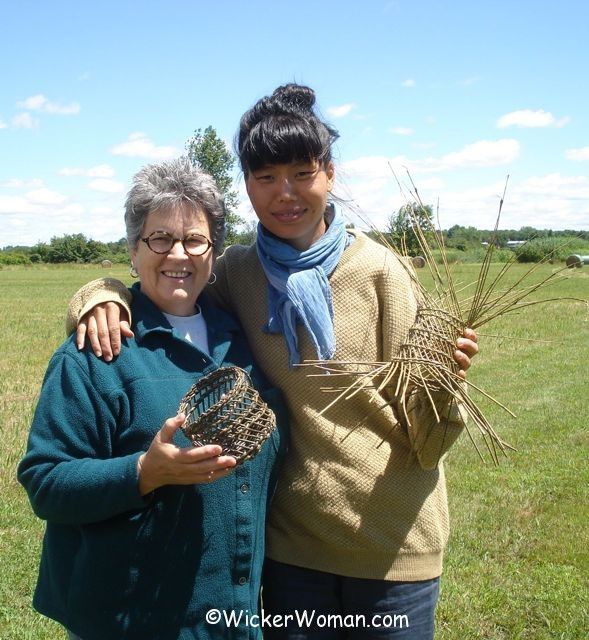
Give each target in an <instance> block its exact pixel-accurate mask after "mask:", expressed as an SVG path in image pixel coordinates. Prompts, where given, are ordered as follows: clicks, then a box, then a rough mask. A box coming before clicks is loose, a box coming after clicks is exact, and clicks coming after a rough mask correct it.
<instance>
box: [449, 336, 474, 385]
mask: <svg viewBox="0 0 589 640" xmlns="http://www.w3.org/2000/svg"><path fill="white" fill-rule="evenodd" d="M478 352H479V346H478V344H477V334H476V333H475V332H474V331H473V330H472V329H465V330H464V333H463V334H462V338H458V340H456V351H455V352H454V360H455V361H456V363H457V364H458V366H459V367H460V371H459V372H458V375H459V376H460V377H461V378H464V379H466V372H467V370H468V369H469V368H470V365H471V364H472V359H473V358H474V357H475V356H476V354H477V353H478Z"/></svg>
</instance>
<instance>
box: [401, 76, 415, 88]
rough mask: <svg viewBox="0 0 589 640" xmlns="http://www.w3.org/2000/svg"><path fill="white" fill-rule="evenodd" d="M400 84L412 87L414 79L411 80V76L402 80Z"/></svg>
mask: <svg viewBox="0 0 589 640" xmlns="http://www.w3.org/2000/svg"><path fill="white" fill-rule="evenodd" d="M401 86H403V87H407V88H413V87H414V86H415V80H413V79H412V78H408V79H407V80H403V82H402V83H401Z"/></svg>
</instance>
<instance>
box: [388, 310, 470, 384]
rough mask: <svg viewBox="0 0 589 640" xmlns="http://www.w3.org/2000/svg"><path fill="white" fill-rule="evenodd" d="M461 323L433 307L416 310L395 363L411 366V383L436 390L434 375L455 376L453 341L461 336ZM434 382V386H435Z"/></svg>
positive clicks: (436, 381)
mask: <svg viewBox="0 0 589 640" xmlns="http://www.w3.org/2000/svg"><path fill="white" fill-rule="evenodd" d="M464 328H465V327H464V324H463V322H462V321H461V320H460V319H459V318H455V317H454V316H452V315H451V314H450V313H448V312H447V311H445V310H443V309H440V308H437V307H424V308H421V309H419V311H418V312H417V316H416V318H415V323H414V324H413V326H412V327H411V329H410V330H409V335H408V337H407V341H406V342H405V343H404V344H402V345H401V349H400V352H399V358H398V359H399V360H400V361H401V362H404V363H405V364H409V363H410V364H412V365H413V367H412V369H413V370H412V372H411V383H413V384H418V385H419V386H424V385H425V384H427V385H428V386H429V388H431V389H440V388H441V387H440V385H439V377H438V374H437V372H439V370H440V369H441V370H442V371H444V370H445V371H446V372H448V373H449V374H450V375H451V376H452V374H454V375H456V374H457V373H458V370H459V367H458V365H457V363H456V361H455V360H454V352H455V350H456V339H457V338H458V337H459V336H461V335H462V333H463V331H464ZM437 383H438V384H437Z"/></svg>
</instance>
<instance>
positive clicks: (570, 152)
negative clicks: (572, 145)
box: [564, 147, 589, 162]
mask: <svg viewBox="0 0 589 640" xmlns="http://www.w3.org/2000/svg"><path fill="white" fill-rule="evenodd" d="M564 155H565V157H566V159H567V160H576V161H577V162H584V161H585V160H589V147H581V148H580V149H567V150H566V152H565V154H564Z"/></svg>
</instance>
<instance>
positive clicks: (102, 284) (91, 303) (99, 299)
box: [65, 278, 131, 335]
mask: <svg viewBox="0 0 589 640" xmlns="http://www.w3.org/2000/svg"><path fill="white" fill-rule="evenodd" d="M104 302H116V303H117V304H120V305H121V306H122V307H123V308H124V309H125V310H126V311H127V313H128V314H129V319H130V318H131V294H130V292H129V290H128V289H127V287H126V286H125V285H124V284H123V283H122V282H121V281H120V280H116V279H115V278H98V279H97V280H92V281H91V282H88V283H87V284H85V285H84V286H83V287H81V288H80V289H78V290H77V291H76V293H74V295H73V296H72V299H71V300H70V303H69V306H68V308H67V312H66V318H65V330H66V334H67V335H70V334H71V333H73V332H74V331H75V330H76V328H77V326H78V324H79V322H80V320H81V318H82V317H83V316H84V315H85V314H86V313H88V311H90V310H91V309H92V308H94V307H95V306H96V305H98V304H102V303H104Z"/></svg>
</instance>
